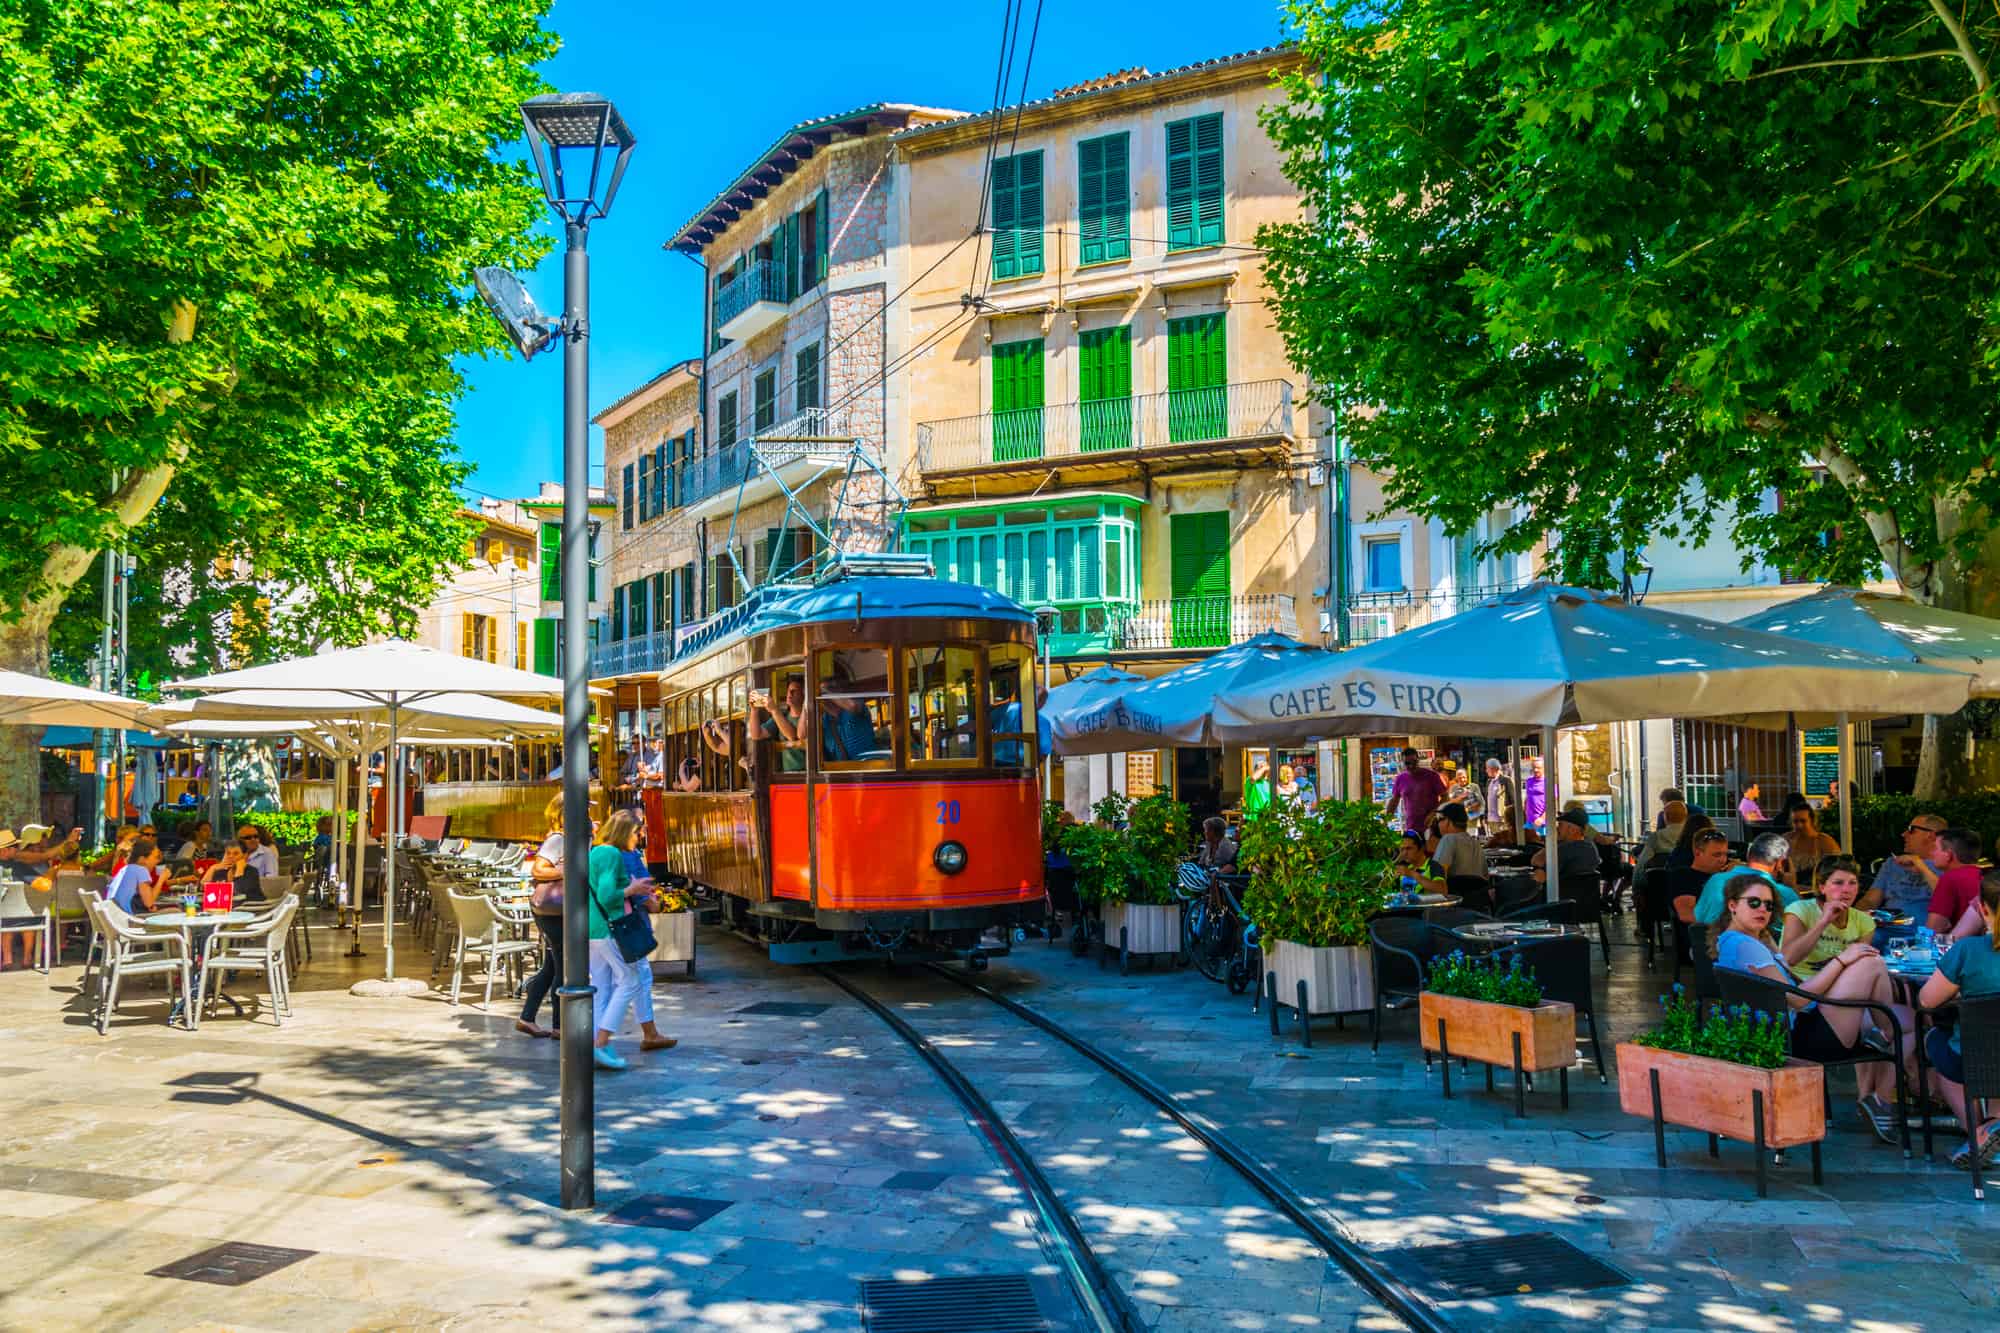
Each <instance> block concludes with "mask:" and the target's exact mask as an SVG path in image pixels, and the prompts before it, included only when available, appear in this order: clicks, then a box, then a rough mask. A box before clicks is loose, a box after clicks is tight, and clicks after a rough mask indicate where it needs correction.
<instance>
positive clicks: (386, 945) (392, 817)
mask: <svg viewBox="0 0 2000 1333" xmlns="http://www.w3.org/2000/svg"><path fill="white" fill-rule="evenodd" d="M402 712H403V709H402V704H401V703H399V702H398V700H397V696H395V695H391V696H390V697H389V736H388V740H387V742H386V743H387V745H388V747H389V752H388V755H389V757H388V762H386V763H384V764H383V765H382V780H383V782H384V783H385V784H386V785H385V787H384V788H383V791H382V818H383V826H382V979H381V980H380V981H373V980H370V981H357V982H355V983H354V984H353V985H352V986H349V987H348V988H347V989H348V992H349V993H350V994H353V995H364V996H374V997H377V998H380V997H384V996H398V995H403V996H407V995H422V994H424V993H425V992H427V991H429V990H430V985H429V984H428V983H426V982H422V981H418V980H416V979H415V978H414V977H399V976H397V975H396V844H397V843H398V841H400V839H401V835H402V825H403V767H404V764H405V763H406V762H407V760H406V759H405V758H404V756H403V744H402V730H403V718H402ZM354 919H355V921H356V923H357V925H356V926H355V932H356V934H357V936H358V935H359V933H360V926H359V924H358V923H359V922H360V920H361V913H360V910H359V909H358V908H357V909H356V911H355V913H354Z"/></svg>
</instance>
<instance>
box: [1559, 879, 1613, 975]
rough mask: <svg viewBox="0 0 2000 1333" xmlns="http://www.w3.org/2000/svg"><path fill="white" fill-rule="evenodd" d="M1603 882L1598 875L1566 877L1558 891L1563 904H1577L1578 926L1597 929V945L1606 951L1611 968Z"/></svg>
mask: <svg viewBox="0 0 2000 1333" xmlns="http://www.w3.org/2000/svg"><path fill="white" fill-rule="evenodd" d="M1601 885H1602V881H1601V880H1599V879H1598V877H1597V875H1596V874H1594V873H1593V874H1588V875H1564V876H1563V877H1562V879H1561V880H1560V881H1559V883H1558V886H1557V889H1556V897H1557V899H1558V900H1559V901H1561V902H1566V903H1575V904H1576V917H1575V920H1576V922H1577V924H1579V925H1584V926H1592V925H1594V926H1596V927H1597V944H1598V947H1599V948H1600V949H1602V950H1603V951H1604V965H1605V966H1606V967H1610V966H1611V936H1610V934H1609V933H1608V932H1607V929H1606V927H1605V924H1604V899H1603V896H1602V889H1601Z"/></svg>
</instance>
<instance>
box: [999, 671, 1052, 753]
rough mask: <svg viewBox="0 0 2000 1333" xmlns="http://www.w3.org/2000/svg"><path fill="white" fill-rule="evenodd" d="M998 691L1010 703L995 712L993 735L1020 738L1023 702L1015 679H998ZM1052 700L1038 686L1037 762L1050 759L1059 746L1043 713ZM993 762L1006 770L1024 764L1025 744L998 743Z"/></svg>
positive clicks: (1036, 694)
mask: <svg viewBox="0 0 2000 1333" xmlns="http://www.w3.org/2000/svg"><path fill="white" fill-rule="evenodd" d="M994 689H995V690H996V691H998V692H999V693H1000V694H1001V696H1002V697H1003V698H1005V699H1006V701H1007V702H1006V703H1003V704H1001V705H1000V706H999V707H998V708H996V709H994V710H993V734H994V735H996V736H998V735H1006V734H1012V735H1019V734H1020V731H1021V699H1020V696H1019V695H1018V694H1016V693H1015V690H1014V682H1013V681H1012V680H997V681H995V683H994ZM1048 701H1049V692H1048V690H1047V688H1046V687H1044V686H1041V685H1037V686H1036V687H1035V748H1036V751H1037V754H1036V758H1037V759H1046V758H1048V757H1049V752H1050V750H1051V749H1052V748H1053V747H1054V743H1055V739H1054V737H1053V736H1052V735H1051V734H1050V732H1049V719H1048V715H1047V714H1046V713H1044V712H1042V706H1043V705H1044V704H1046V703H1048ZM993 762H994V763H996V764H999V765H1001V766H1002V767H1009V768H1012V767H1019V765H1020V763H1021V743H1020V742H1019V741H1001V742H999V743H998V744H996V745H995V746H994V747H993Z"/></svg>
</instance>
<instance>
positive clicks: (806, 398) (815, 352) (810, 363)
mask: <svg viewBox="0 0 2000 1333" xmlns="http://www.w3.org/2000/svg"><path fill="white" fill-rule="evenodd" d="M792 401H793V406H794V409H795V410H797V411H800V412H803V411H805V410H806V409H807V408H812V407H818V406H819V344H818V343H813V344H811V345H810V346H807V347H801V348H800V349H799V350H798V354H797V356H796V357H795V358H794V359H793V372H792Z"/></svg>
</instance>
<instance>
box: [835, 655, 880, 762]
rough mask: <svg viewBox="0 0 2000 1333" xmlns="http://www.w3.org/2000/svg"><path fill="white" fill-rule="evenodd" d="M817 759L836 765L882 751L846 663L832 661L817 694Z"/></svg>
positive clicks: (866, 709) (864, 702) (865, 757)
mask: <svg viewBox="0 0 2000 1333" xmlns="http://www.w3.org/2000/svg"><path fill="white" fill-rule="evenodd" d="M819 712H820V717H819V720H820V724H821V725H820V731H821V736H820V757H821V758H822V759H828V760H832V761H834V762H836V763H838V762H843V761H850V760H858V759H867V758H870V757H872V756H873V755H874V754H875V753H876V752H877V751H880V750H881V749H883V748H884V747H883V745H882V741H881V738H880V737H878V736H877V735H876V734H875V721H874V719H873V718H871V717H869V716H868V703H867V700H866V699H865V698H864V697H863V696H862V695H861V694H860V693H858V692H857V691H856V689H855V683H854V674H853V672H852V671H851V670H850V669H849V667H848V665H847V663H845V662H843V661H841V660H840V659H839V658H835V659H834V662H833V669H832V671H831V672H830V673H829V674H828V676H827V678H826V680H825V682H824V683H823V685H822V687H821V689H820V694H819Z"/></svg>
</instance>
